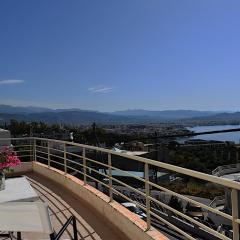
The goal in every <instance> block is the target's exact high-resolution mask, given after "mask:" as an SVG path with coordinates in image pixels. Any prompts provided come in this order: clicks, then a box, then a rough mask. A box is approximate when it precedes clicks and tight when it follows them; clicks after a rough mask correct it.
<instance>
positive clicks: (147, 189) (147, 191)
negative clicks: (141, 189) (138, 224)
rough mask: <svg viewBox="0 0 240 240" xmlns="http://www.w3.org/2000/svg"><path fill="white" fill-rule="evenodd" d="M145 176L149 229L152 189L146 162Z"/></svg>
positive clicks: (149, 223)
mask: <svg viewBox="0 0 240 240" xmlns="http://www.w3.org/2000/svg"><path fill="white" fill-rule="evenodd" d="M144 176H145V193H146V215H147V229H146V230H149V229H150V227H151V215H150V200H149V195H150V190H149V166H148V163H145V167H144Z"/></svg>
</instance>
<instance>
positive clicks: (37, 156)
mask: <svg viewBox="0 0 240 240" xmlns="http://www.w3.org/2000/svg"><path fill="white" fill-rule="evenodd" d="M36 158H41V159H44V160H46V161H48V159H47V158H45V157H41V156H39V155H36Z"/></svg>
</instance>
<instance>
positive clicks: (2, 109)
mask: <svg viewBox="0 0 240 240" xmlns="http://www.w3.org/2000/svg"><path fill="white" fill-rule="evenodd" d="M48 111H53V110H52V109H49V108H43V107H31V106H30V107H16V106H10V105H4V104H0V113H9V114H16V113H40V112H48Z"/></svg>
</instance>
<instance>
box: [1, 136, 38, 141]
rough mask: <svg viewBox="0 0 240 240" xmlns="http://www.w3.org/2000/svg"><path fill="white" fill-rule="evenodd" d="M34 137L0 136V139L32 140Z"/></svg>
mask: <svg viewBox="0 0 240 240" xmlns="http://www.w3.org/2000/svg"><path fill="white" fill-rule="evenodd" d="M32 139H34V138H33V137H20V138H11V137H10V138H0V141H2V140H12V141H17V140H25V141H26V140H32Z"/></svg>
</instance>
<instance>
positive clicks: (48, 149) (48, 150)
mask: <svg viewBox="0 0 240 240" xmlns="http://www.w3.org/2000/svg"><path fill="white" fill-rule="evenodd" d="M47 153H48V167H50V165H51V164H50V162H51V159H50V146H49V141H47Z"/></svg>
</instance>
